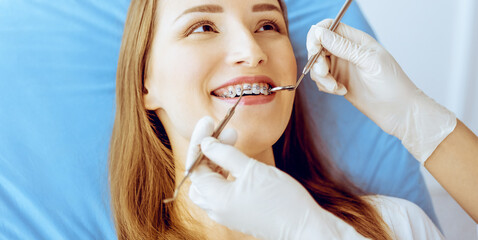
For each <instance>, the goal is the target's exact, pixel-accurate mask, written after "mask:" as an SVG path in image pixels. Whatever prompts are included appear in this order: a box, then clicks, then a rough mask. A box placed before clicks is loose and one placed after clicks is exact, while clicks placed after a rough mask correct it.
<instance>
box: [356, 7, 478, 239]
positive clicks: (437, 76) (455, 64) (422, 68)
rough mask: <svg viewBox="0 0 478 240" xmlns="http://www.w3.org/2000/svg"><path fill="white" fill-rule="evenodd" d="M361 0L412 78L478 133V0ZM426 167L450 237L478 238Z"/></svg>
mask: <svg viewBox="0 0 478 240" xmlns="http://www.w3.org/2000/svg"><path fill="white" fill-rule="evenodd" d="M357 1H358V3H359V5H360V7H361V8H362V11H363V13H364V14H365V16H366V18H367V20H368V21H369V23H370V25H371V26H372V28H373V29H374V31H375V33H376V35H377V38H378V39H379V41H380V42H381V43H382V44H383V45H384V46H385V47H386V48H387V49H388V50H389V51H390V52H391V53H392V55H393V56H394V57H395V59H396V60H397V61H398V62H399V63H400V65H401V66H402V68H403V69H404V70H405V72H406V73H407V74H408V76H409V77H410V78H411V79H412V81H413V82H414V83H415V84H416V85H417V86H418V87H419V88H420V89H422V90H423V91H424V92H425V93H426V94H427V95H428V96H430V97H432V98H433V99H435V100H436V101H437V102H438V103H440V104H442V105H444V106H445V107H447V108H448V109H450V110H451V111H453V112H454V113H456V115H457V117H458V118H459V119H460V120H461V121H462V122H464V123H465V124H466V125H467V126H468V127H469V128H470V129H472V131H473V132H474V133H475V134H478V96H477V94H478V83H477V80H478V1H477V0H454V1H445V0H401V1H387V0H357ZM423 172H424V175H425V178H426V181H427V184H428V186H429V189H430V192H431V194H432V201H433V203H434V207H435V211H436V213H437V216H438V218H439V221H440V223H441V226H442V228H443V230H444V234H445V237H446V238H447V239H478V237H477V228H476V224H475V223H474V221H473V220H472V219H471V218H470V217H469V216H468V215H466V213H465V212H464V211H463V210H462V209H461V208H460V207H459V206H458V204H457V203H456V202H455V201H454V200H453V199H452V198H451V197H450V196H449V195H448V194H447V193H446V192H445V190H444V189H443V188H442V187H441V186H440V185H439V184H438V183H437V182H436V181H435V180H434V179H433V177H431V175H429V174H428V172H427V171H426V170H425V169H423ZM477 190H478V189H477Z"/></svg>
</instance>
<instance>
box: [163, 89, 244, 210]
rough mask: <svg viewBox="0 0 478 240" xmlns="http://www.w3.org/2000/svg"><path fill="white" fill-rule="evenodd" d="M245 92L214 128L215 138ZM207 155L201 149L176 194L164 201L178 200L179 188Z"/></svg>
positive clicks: (213, 135) (175, 190)
mask: <svg viewBox="0 0 478 240" xmlns="http://www.w3.org/2000/svg"><path fill="white" fill-rule="evenodd" d="M243 93H244V90H241V95H240V96H239V99H238V100H237V102H236V103H235V104H234V106H232V107H231V108H230V109H229V111H228V112H227V114H226V116H225V117H224V119H223V120H222V121H221V122H220V123H219V125H218V126H217V128H216V129H215V130H214V132H213V134H212V137H213V138H217V137H219V134H221V132H222V130H223V129H224V127H225V126H226V124H227V123H228V122H229V120H231V118H232V116H233V115H234V112H235V111H236V107H237V105H239V102H240V101H241V99H242V96H243ZM204 158H205V156H204V154H203V153H202V152H201V151H199V153H198V155H197V156H196V159H195V160H194V162H193V164H192V165H191V167H189V169H187V170H186V173H185V174H186V175H185V176H184V178H183V180H181V182H180V183H179V185H178V186H177V187H176V189H174V195H173V197H172V198H166V199H163V203H170V202H172V201H174V200H176V198H177V197H178V193H179V189H180V188H181V186H183V184H184V182H185V181H186V179H187V178H189V177H190V176H191V173H192V172H193V171H194V170H195V169H196V167H197V166H199V164H200V163H201V162H202V161H203V160H204Z"/></svg>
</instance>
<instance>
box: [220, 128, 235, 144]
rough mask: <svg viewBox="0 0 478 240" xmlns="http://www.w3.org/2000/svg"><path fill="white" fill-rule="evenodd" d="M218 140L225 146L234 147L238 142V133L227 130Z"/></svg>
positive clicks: (230, 129)
mask: <svg viewBox="0 0 478 240" xmlns="http://www.w3.org/2000/svg"><path fill="white" fill-rule="evenodd" d="M217 139H218V140H219V141H220V142H222V143H224V144H227V145H231V146H234V144H236V141H237V131H236V130H234V129H232V128H226V129H224V130H223V131H222V132H221V134H220V135H219V137H218V138H217Z"/></svg>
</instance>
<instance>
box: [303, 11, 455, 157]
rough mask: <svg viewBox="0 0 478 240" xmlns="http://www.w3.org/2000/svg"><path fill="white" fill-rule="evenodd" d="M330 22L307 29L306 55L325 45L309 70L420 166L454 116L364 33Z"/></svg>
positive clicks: (319, 83)
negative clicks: (397, 142) (393, 138)
mask: <svg viewBox="0 0 478 240" xmlns="http://www.w3.org/2000/svg"><path fill="white" fill-rule="evenodd" d="M331 24H332V20H330V19H328V20H324V21H321V22H320V23H318V24H316V25H314V26H312V27H311V29H310V31H309V34H308V36H307V50H308V52H309V57H311V56H312V55H313V54H315V53H317V52H318V50H319V48H320V46H323V47H324V48H325V49H326V50H327V51H325V52H327V54H324V53H322V54H321V57H320V58H319V59H318V61H317V62H316V64H314V66H313V68H312V70H311V71H310V75H311V78H312V79H313V80H315V81H316V83H317V86H318V87H319V90H321V91H323V92H327V93H331V94H337V95H345V98H346V99H347V100H348V101H350V102H351V103H352V104H353V105H354V106H355V107H357V108H358V109H359V110H360V111H361V112H362V113H364V114H365V115H366V116H368V117H369V118H370V119H371V120H372V121H374V122H375V123H376V124H377V125H378V126H380V127H381V128H382V129H383V130H384V131H385V132H387V133H389V134H391V135H394V136H396V137H397V138H399V139H400V140H401V141H402V143H403V145H404V146H405V147H406V148H407V149H408V151H409V152H410V153H412V154H413V156H414V157H415V158H416V159H417V160H418V161H420V162H421V163H424V162H425V161H426V160H427V159H428V157H429V156H430V155H431V154H432V153H433V151H434V150H435V149H436V147H437V146H438V145H439V144H440V143H441V142H442V141H443V140H444V139H445V138H446V137H447V136H448V135H449V134H450V133H451V132H452V131H453V129H454V128H455V126H456V117H455V115H454V114H453V113H452V112H450V111H449V110H447V109H446V108H444V107H443V106H441V105H440V104H438V103H436V102H435V101H433V99H431V98H429V97H428V96H426V95H425V94H424V93H423V92H422V91H421V90H420V89H418V88H417V87H416V86H415V84H413V83H412V82H411V81H410V79H409V78H408V76H407V75H406V74H405V73H404V72H403V70H402V69H401V67H400V66H399V65H398V63H397V62H396V61H395V59H394V58H393V57H392V56H391V55H390V53H388V52H387V50H385V49H384V48H383V47H382V46H381V45H380V44H379V43H378V42H377V41H376V40H375V39H373V38H372V37H371V36H369V35H368V34H366V33H364V32H362V31H359V30H357V29H354V28H352V27H349V26H347V25H345V24H342V23H341V24H340V25H339V27H338V28H337V30H336V32H335V33H334V32H332V31H329V30H328V27H329V26H330V25H331Z"/></svg>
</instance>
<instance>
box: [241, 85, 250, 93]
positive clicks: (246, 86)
mask: <svg viewBox="0 0 478 240" xmlns="http://www.w3.org/2000/svg"><path fill="white" fill-rule="evenodd" d="M242 87H243V89H244V94H252V85H251V84H250V83H244V84H243V85H242Z"/></svg>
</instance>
